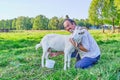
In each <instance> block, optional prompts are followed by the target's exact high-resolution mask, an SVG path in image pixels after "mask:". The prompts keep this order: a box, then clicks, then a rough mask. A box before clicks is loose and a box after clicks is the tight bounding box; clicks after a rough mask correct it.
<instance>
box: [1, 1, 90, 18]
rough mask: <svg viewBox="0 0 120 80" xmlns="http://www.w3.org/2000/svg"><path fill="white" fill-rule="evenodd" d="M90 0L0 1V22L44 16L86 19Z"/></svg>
mask: <svg viewBox="0 0 120 80" xmlns="http://www.w3.org/2000/svg"><path fill="white" fill-rule="evenodd" d="M91 1H92V0H0V20H2V19H4V20H6V19H13V18H17V17H19V16H28V17H36V16H37V15H40V14H41V15H44V16H46V17H47V18H52V17H54V16H57V17H64V18H65V15H69V17H70V18H76V19H86V18H88V10H89V6H90V3H91Z"/></svg>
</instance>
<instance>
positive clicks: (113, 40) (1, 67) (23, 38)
mask: <svg viewBox="0 0 120 80" xmlns="http://www.w3.org/2000/svg"><path fill="white" fill-rule="evenodd" d="M49 33H58V34H69V33H68V32H66V31H13V32H8V33H0V80H117V79H118V77H120V41H119V40H120V34H119V33H114V34H111V33H104V34H103V33H101V31H100V30H94V31H93V30H92V31H90V33H91V34H92V36H93V37H94V38H95V40H96V41H97V43H98V45H99V47H100V49H101V59H100V61H99V62H98V64H96V65H95V66H93V67H91V68H89V69H84V70H83V69H75V68H74V64H75V59H74V58H73V59H72V62H71V64H72V65H71V68H70V69H68V70H66V71H64V70H63V61H64V60H63V55H60V56H57V57H55V58H52V59H53V60H55V61H56V64H55V67H54V69H47V68H41V55H42V49H41V48H40V49H39V50H38V51H36V50H35V48H34V47H35V45H36V44H37V43H39V42H40V40H41V38H42V37H43V36H44V35H45V34H49ZM118 80H120V79H118Z"/></svg>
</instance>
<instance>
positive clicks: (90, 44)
mask: <svg viewBox="0 0 120 80" xmlns="http://www.w3.org/2000/svg"><path fill="white" fill-rule="evenodd" d="M63 25H64V28H65V30H67V31H69V32H70V33H73V31H74V30H75V28H77V27H78V26H76V23H75V21H73V20H72V19H65V20H64V22H63ZM80 28H81V27H78V28H77V29H80ZM70 42H71V43H72V44H73V46H75V47H78V48H79V49H80V51H81V53H82V54H81V59H80V56H79V55H77V58H76V59H77V62H76V64H75V68H82V69H85V68H89V67H91V66H93V65H94V64H95V63H97V61H98V60H99V58H100V49H99V47H98V45H97V43H96V41H95V40H94V38H93V37H92V36H91V35H90V33H89V32H88V31H87V30H85V32H84V35H83V37H82V41H81V43H76V42H74V41H73V40H72V39H71V38H70ZM59 54H64V53H63V52H57V53H51V54H50V56H52V57H54V56H57V55H59ZM76 54H77V50H75V51H74V52H73V53H72V55H71V57H75V56H76Z"/></svg>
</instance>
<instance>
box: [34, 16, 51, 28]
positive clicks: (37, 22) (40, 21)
mask: <svg viewBox="0 0 120 80" xmlns="http://www.w3.org/2000/svg"><path fill="white" fill-rule="evenodd" d="M48 21H49V20H48V19H47V18H46V17H45V16H43V15H38V16H36V18H35V19H34V22H33V29H36V30H45V29H48V27H47V26H48Z"/></svg>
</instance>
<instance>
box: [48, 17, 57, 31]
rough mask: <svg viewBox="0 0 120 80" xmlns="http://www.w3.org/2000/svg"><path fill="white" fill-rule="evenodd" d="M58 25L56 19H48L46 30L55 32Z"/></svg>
mask: <svg viewBox="0 0 120 80" xmlns="http://www.w3.org/2000/svg"><path fill="white" fill-rule="evenodd" d="M58 24H59V20H58V18H57V17H53V18H52V19H50V21H49V23H48V29H50V30H51V29H52V30H56V29H57V27H58Z"/></svg>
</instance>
